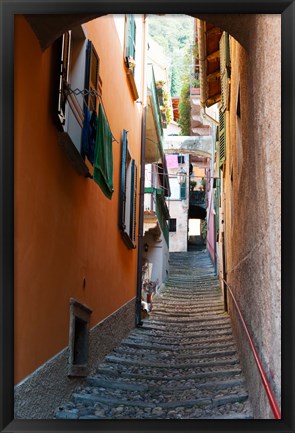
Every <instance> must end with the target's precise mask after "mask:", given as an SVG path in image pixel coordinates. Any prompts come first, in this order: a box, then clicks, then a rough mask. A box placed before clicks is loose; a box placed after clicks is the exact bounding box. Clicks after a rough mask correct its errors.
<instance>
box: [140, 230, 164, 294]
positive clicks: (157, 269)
mask: <svg viewBox="0 0 295 433" xmlns="http://www.w3.org/2000/svg"><path fill="white" fill-rule="evenodd" d="M145 243H147V244H148V248H149V249H148V252H145V251H143V258H144V259H145V258H146V259H147V260H148V261H149V262H150V263H152V265H153V266H152V274H151V280H152V281H157V287H159V286H160V285H161V284H162V283H163V282H165V280H166V278H167V275H168V272H169V263H168V260H169V249H168V246H167V244H166V241H165V239H164V236H163V234H162V233H161V236H160V238H159V239H158V240H156V239H155V237H154V236H153V235H151V234H145V235H144V238H143V244H145Z"/></svg>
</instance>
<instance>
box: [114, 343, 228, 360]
mask: <svg viewBox="0 0 295 433" xmlns="http://www.w3.org/2000/svg"><path fill="white" fill-rule="evenodd" d="M112 354H113V355H114V356H124V357H128V356H132V357H133V358H134V359H139V358H144V359H145V360H154V359H157V360H166V359H167V358H170V357H171V356H173V359H174V360H175V361H178V360H183V361H185V360H186V359H193V360H197V359H204V358H207V359H209V358H217V357H220V356H231V355H235V354H236V348H235V347H234V344H233V343H232V345H231V346H230V347H227V348H224V347H223V346H222V347H220V348H214V349H210V348H208V347H205V348H203V349H200V348H197V350H196V349H195V348H194V349H192V348H190V349H187V350H183V349H181V352H180V351H179V350H178V351H175V349H168V350H164V349H161V350H159V349H158V350H154V349H153V348H146V347H144V346H141V347H139V346H138V347H136V348H135V347H130V346H128V347H126V346H123V345H120V346H119V347H118V348H117V349H115V350H113V352H112Z"/></svg>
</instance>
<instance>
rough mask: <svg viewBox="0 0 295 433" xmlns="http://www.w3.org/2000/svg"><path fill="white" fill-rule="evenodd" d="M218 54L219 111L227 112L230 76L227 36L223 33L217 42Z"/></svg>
mask: <svg viewBox="0 0 295 433" xmlns="http://www.w3.org/2000/svg"><path fill="white" fill-rule="evenodd" d="M219 52H220V83H221V109H222V110H223V111H224V110H228V109H229V107H228V99H229V94H228V79H229V76H230V75H229V74H230V53H229V36H228V33H227V32H223V34H222V36H221V38H220V42H219Z"/></svg>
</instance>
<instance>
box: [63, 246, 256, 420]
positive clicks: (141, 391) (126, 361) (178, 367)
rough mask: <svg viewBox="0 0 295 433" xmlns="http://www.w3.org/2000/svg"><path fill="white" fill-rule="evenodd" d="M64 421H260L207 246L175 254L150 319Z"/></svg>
mask: <svg viewBox="0 0 295 433" xmlns="http://www.w3.org/2000/svg"><path fill="white" fill-rule="evenodd" d="M55 418H57V419H67V418H71V419H78V418H79V419H118V418H119V419H130V418H137V419H138V418H139V419H253V415H252V409H251V406H250V403H249V399H248V394H247V390H246V387H245V381H244V377H243V374H242V371H241V367H240V364H239V360H238V356H237V352H236V345H235V342H234V339H233V336H232V330H231V324H230V319H229V316H228V315H227V314H226V313H224V309H223V303H222V299H221V293H220V289H219V284H218V280H217V279H216V277H215V276H214V272H213V267H212V265H211V261H210V259H209V257H208V255H207V253H206V252H200V251H198V252H189V253H170V276H169V280H168V281H167V283H166V286H165V287H164V288H163V289H162V290H161V291H160V292H158V293H157V294H156V295H155V296H154V298H153V309H152V313H151V315H150V317H149V318H148V319H145V320H144V321H143V326H142V327H140V328H137V329H135V330H133V331H132V332H131V333H130V334H129V335H128V337H127V338H126V339H125V340H123V341H122V342H121V344H120V345H119V346H118V347H117V348H116V349H115V350H113V351H112V352H111V353H110V354H109V355H108V356H106V357H105V359H104V361H103V362H102V363H101V364H99V365H98V366H97V370H96V372H95V374H93V375H92V376H91V377H88V378H87V380H86V383H85V385H84V386H83V387H79V388H77V389H76V391H75V393H74V394H73V395H72V399H71V401H70V402H68V403H67V404H65V405H63V407H60V408H58V409H57V411H56V413H55Z"/></svg>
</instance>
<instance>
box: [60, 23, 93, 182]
mask: <svg viewBox="0 0 295 433" xmlns="http://www.w3.org/2000/svg"><path fill="white" fill-rule="evenodd" d="M58 44H59V50H60V66H59V89H58V107H57V110H58V119H59V123H60V124H59V129H60V130H61V131H62V133H60V134H59V142H60V144H61V146H62V147H63V149H64V150H65V152H66V154H67V156H68V158H69V159H70V161H71V163H72V164H73V166H74V167H75V169H76V170H77V171H78V173H79V174H81V175H83V176H85V177H87V176H88V177H91V176H92V174H91V171H93V170H92V169H91V167H90V165H88V163H87V164H86V163H85V161H86V156H87V157H88V156H89V155H88V154H87V153H86V154H85V149H84V147H83V140H82V128H83V122H84V116H85V110H86V107H87V108H88V110H89V116H90V117H91V116H94V115H96V113H97V110H98V104H99V98H98V95H101V92H102V81H101V79H100V76H99V57H98V54H97V52H96V51H95V48H94V46H93V44H92V42H91V41H89V40H87V39H86V37H85V34H84V32H83V29H82V27H81V26H78V27H76V28H74V29H72V30H71V31H69V32H66V33H64V34H63V36H62V37H61V38H60V39H59V41H58ZM91 118H95V116H94V117H91ZM93 125H94V122H93ZM88 159H89V158H88Z"/></svg>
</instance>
